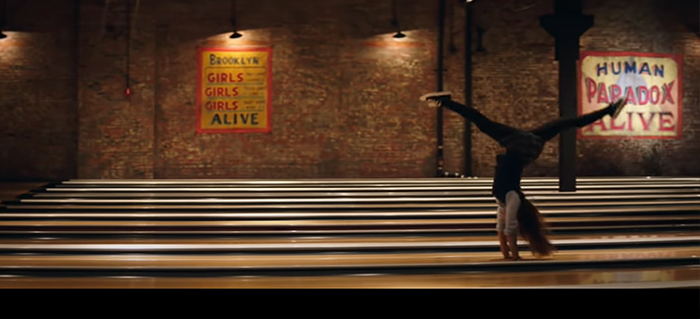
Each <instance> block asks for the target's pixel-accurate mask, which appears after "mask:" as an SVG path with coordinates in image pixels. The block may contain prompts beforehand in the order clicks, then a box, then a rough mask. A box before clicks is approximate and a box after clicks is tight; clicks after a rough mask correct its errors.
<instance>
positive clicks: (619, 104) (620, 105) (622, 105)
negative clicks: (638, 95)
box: [612, 99, 627, 119]
mask: <svg viewBox="0 0 700 319" xmlns="http://www.w3.org/2000/svg"><path fill="white" fill-rule="evenodd" d="M615 105H616V109H615V112H613V114H612V118H614V119H616V118H617V116H618V115H620V113H622V109H623V108H625V105H627V100H626V99H625V100H618V101H617V102H615Z"/></svg>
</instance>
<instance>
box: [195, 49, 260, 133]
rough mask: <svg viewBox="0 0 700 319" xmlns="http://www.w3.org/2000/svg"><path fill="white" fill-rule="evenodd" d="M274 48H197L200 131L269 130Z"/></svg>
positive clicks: (239, 131) (251, 131)
mask: <svg viewBox="0 0 700 319" xmlns="http://www.w3.org/2000/svg"><path fill="white" fill-rule="evenodd" d="M271 67H272V48H270V47H264V48H235V49H216V48H200V49H199V50H198V76H197V132H199V133H253V132H262V133H266V132H270V104H271V87H270V85H271V82H272V68H271Z"/></svg>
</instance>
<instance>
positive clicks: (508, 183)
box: [491, 153, 526, 203]
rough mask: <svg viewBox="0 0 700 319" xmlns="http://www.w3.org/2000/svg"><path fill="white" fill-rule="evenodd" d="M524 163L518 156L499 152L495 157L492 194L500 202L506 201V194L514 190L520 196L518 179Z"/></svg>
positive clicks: (521, 193) (521, 195)
mask: <svg viewBox="0 0 700 319" xmlns="http://www.w3.org/2000/svg"><path fill="white" fill-rule="evenodd" d="M525 165H526V163H525V162H524V161H523V160H521V158H520V157H519V156H516V155H513V154H508V153H506V154H500V155H498V156H497V157H496V172H495V175H494V178H493V187H492V190H491V192H492V194H493V195H494V197H496V199H498V200H500V201H501V202H503V203H505V202H506V194H507V193H508V192H509V191H516V192H517V193H518V194H519V195H520V197H521V198H522V197H523V196H524V195H523V192H522V190H521V189H520V179H521V177H522V174H523V169H524V168H525Z"/></svg>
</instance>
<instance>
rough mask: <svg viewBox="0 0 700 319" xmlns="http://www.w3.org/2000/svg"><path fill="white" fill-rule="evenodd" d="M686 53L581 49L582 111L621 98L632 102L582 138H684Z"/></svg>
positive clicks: (583, 131)
mask: <svg viewBox="0 0 700 319" xmlns="http://www.w3.org/2000/svg"><path fill="white" fill-rule="evenodd" d="M682 61H683V60H682V57H681V56H680V55H672V54H654V53H634V52H581V60H580V61H579V69H578V73H579V74H578V76H579V89H578V92H579V96H578V113H579V115H582V114H585V113H589V112H593V111H596V110H599V109H601V108H604V107H605V106H607V105H608V103H611V102H613V101H615V100H618V99H620V98H623V99H624V98H626V99H627V106H626V107H625V109H624V110H623V113H621V114H620V115H619V116H618V117H617V119H612V118H611V117H609V116H606V117H604V118H603V119H601V120H598V121H597V122H595V123H593V124H591V125H589V126H587V127H585V128H582V129H581V130H579V133H578V134H579V137H581V138H620V137H626V138H671V139H678V138H680V137H681V128H682V126H681V123H682V114H681V111H682V109H683V107H682V102H683V94H682V87H683V85H682V78H683V76H682V73H681V66H682Z"/></svg>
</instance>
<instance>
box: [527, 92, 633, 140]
mask: <svg viewBox="0 0 700 319" xmlns="http://www.w3.org/2000/svg"><path fill="white" fill-rule="evenodd" d="M626 104H627V101H623V100H618V101H616V102H615V103H611V104H610V105H608V106H607V107H606V108H604V109H600V110H598V111H595V112H591V113H587V114H584V115H582V116H579V117H577V118H573V119H560V120H555V121H552V122H549V123H547V124H545V125H543V126H541V127H539V128H537V129H535V130H532V131H531V132H532V133H534V134H535V135H537V136H539V137H540V138H542V140H544V141H545V142H546V141H549V140H551V139H552V138H554V137H555V136H557V134H559V133H560V132H561V131H563V130H565V129H568V128H572V127H576V128H579V127H584V126H587V125H590V124H592V123H593V122H595V121H597V120H599V119H601V118H603V117H605V116H606V115H610V116H613V117H615V116H617V115H618V114H619V113H620V111H622V108H623V107H624V106H625V105H626Z"/></svg>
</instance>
